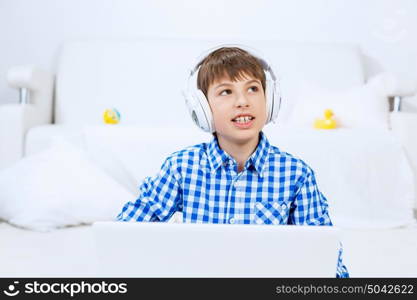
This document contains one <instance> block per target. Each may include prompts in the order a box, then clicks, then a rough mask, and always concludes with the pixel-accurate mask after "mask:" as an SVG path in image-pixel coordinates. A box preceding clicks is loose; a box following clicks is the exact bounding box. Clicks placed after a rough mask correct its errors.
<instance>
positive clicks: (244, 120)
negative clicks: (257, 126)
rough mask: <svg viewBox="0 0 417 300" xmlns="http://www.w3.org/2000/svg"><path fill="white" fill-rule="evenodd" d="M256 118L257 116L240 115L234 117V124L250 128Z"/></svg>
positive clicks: (241, 127)
mask: <svg viewBox="0 0 417 300" xmlns="http://www.w3.org/2000/svg"><path fill="white" fill-rule="evenodd" d="M254 120H255V117H254V116H252V115H248V114H245V115H243V114H242V115H238V116H236V117H235V118H234V119H232V122H233V123H234V125H235V126H236V127H238V128H240V129H245V128H250V127H251V126H252V124H253V122H254Z"/></svg>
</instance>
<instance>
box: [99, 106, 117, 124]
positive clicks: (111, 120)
mask: <svg viewBox="0 0 417 300" xmlns="http://www.w3.org/2000/svg"><path fill="white" fill-rule="evenodd" d="M103 121H104V123H106V124H118V123H119V122H120V113H119V112H118V111H117V109H115V108H113V109H106V110H105V111H104V114H103Z"/></svg>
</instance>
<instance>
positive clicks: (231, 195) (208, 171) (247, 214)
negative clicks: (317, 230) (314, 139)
mask: <svg viewBox="0 0 417 300" xmlns="http://www.w3.org/2000/svg"><path fill="white" fill-rule="evenodd" d="M327 208H328V204H327V199H326V198H325V196H324V195H323V194H322V193H321V192H320V191H319V189H318V186H317V183H316V179H315V176H314V171H313V170H312V169H311V168H310V167H309V166H308V165H307V164H306V163H305V162H304V161H302V160H301V159H298V158H295V157H293V156H292V155H291V154H288V153H286V152H283V151H281V150H279V149H278V148H277V147H275V146H272V145H270V144H269V142H268V139H267V138H266V136H265V134H264V133H263V132H261V133H260V141H259V144H258V146H257V148H256V150H255V152H254V153H253V154H252V155H251V156H250V158H249V159H248V160H247V161H246V163H245V166H244V169H243V171H242V172H240V173H238V172H237V163H236V161H235V160H234V159H233V158H232V157H231V156H230V155H229V154H227V153H226V152H225V151H223V150H222V149H221V148H220V147H219V144H218V141H217V138H213V140H212V141H211V142H210V143H201V144H198V145H194V146H190V147H187V148H186V149H184V150H181V151H177V152H174V153H173V154H171V155H170V156H169V157H168V158H167V159H166V160H165V162H164V163H163V165H162V167H161V169H160V171H159V172H158V174H157V175H156V176H154V177H146V178H145V179H144V181H143V183H142V184H141V186H140V193H139V198H138V199H137V200H136V201H135V202H128V203H126V204H125V205H124V207H123V209H122V211H121V212H120V214H119V215H118V216H117V220H119V221H162V222H164V221H167V220H169V218H171V216H172V215H173V214H174V213H175V212H176V211H182V213H183V222H190V223H230V224H274V225H285V224H294V225H319V226H320V225H328V226H332V222H331V220H330V217H329V214H328V209H327ZM336 277H349V273H348V271H347V269H346V267H345V266H344V265H343V262H342V247H340V250H339V258H338V264H337V270H336Z"/></svg>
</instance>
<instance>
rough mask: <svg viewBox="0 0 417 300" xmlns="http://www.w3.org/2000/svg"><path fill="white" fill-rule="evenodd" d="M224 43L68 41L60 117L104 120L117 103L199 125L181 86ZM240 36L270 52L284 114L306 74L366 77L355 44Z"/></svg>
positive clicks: (146, 118) (339, 82)
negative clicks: (203, 57) (197, 63)
mask: <svg viewBox="0 0 417 300" xmlns="http://www.w3.org/2000/svg"><path fill="white" fill-rule="evenodd" d="M224 42H225V41H199V40H179V39H145V38H143V39H136V40H98V41H97V40H96V41H73V42H70V43H67V44H65V45H64V46H63V48H62V51H61V53H60V59H59V64H58V69H57V81H56V88H55V123H57V124H65V125H77V124H82V125H90V124H91V125H97V124H102V123H103V117H102V116H103V112H104V111H105V109H108V108H116V109H117V110H118V111H119V112H120V114H121V124H127V125H138V126H144V127H152V126H156V127H163V126H168V127H169V126H173V125H175V126H180V127H186V126H194V125H193V124H192V121H191V118H190V117H189V115H188V110H187V108H186V107H185V104H184V99H183V96H182V94H181V90H182V89H184V88H185V87H186V82H187V79H188V74H189V70H190V68H191V67H192V64H193V63H194V62H195V61H196V58H197V57H198V56H200V55H201V53H203V52H204V51H206V50H207V49H210V48H212V47H214V46H217V45H219V44H222V43H224ZM227 42H229V43H230V41H227ZM235 42H236V41H232V43H235ZM237 42H238V43H240V44H244V45H248V46H250V47H253V48H255V49H257V50H258V53H262V54H263V55H265V58H266V59H267V60H268V61H269V62H270V63H271V65H272V66H273V68H274V71H275V73H276V74H277V75H278V76H279V78H280V86H281V93H282V99H283V102H282V106H281V108H282V109H281V112H280V114H279V118H281V119H282V120H284V119H285V117H286V113H287V112H288V110H289V109H290V107H291V105H292V102H293V101H294V95H295V94H296V92H297V88H298V87H299V86H300V82H302V81H305V80H306V81H312V82H315V83H317V84H318V85H320V86H322V87H327V88H347V87H351V86H355V85H360V84H362V83H364V81H365V78H364V71H363V68H362V64H361V56H360V51H359V49H358V48H357V47H356V46H353V45H346V44H306V43H295V42H282V41H273V40H270V41H237Z"/></svg>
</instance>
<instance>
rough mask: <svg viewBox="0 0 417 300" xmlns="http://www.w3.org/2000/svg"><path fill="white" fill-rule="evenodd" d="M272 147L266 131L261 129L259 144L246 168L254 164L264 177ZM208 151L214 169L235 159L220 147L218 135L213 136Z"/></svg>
mask: <svg viewBox="0 0 417 300" xmlns="http://www.w3.org/2000/svg"><path fill="white" fill-rule="evenodd" d="M270 148H271V145H270V144H269V141H268V139H267V137H266V135H265V133H263V132H262V131H261V132H260V133H259V143H258V146H257V147H256V149H255V151H254V152H253V153H252V155H251V156H250V157H249V158H248V160H247V161H246V164H245V168H249V167H250V166H251V165H252V166H253V167H254V168H255V170H256V172H257V173H258V174H259V176H261V177H262V171H263V168H264V165H265V161H266V158H267V157H268V153H269V150H270ZM207 152H208V157H209V160H210V162H211V166H212V168H213V171H217V169H218V168H219V167H220V166H221V165H223V164H224V165H225V164H227V163H230V162H232V161H234V159H233V157H231V156H230V155H229V154H228V153H227V152H225V151H224V150H222V149H221V148H220V146H219V142H218V140H217V137H213V139H212V140H211V142H210V143H209V145H208V151H207Z"/></svg>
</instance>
